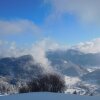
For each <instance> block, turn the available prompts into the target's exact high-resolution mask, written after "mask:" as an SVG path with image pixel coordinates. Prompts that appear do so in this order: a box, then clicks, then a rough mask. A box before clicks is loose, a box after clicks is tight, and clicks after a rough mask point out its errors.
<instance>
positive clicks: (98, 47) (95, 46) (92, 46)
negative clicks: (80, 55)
mask: <svg viewBox="0 0 100 100" xmlns="http://www.w3.org/2000/svg"><path fill="white" fill-rule="evenodd" d="M72 48H74V49H76V50H80V51H81V52H84V53H100V38H97V39H94V40H92V41H87V42H84V43H79V44H77V45H75V46H74V47H72Z"/></svg>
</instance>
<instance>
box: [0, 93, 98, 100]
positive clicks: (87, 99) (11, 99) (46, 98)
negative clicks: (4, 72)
mask: <svg viewBox="0 0 100 100" xmlns="http://www.w3.org/2000/svg"><path fill="white" fill-rule="evenodd" d="M0 100H100V97H98V96H93V97H91V96H77V95H67V94H58V93H29V94H20V95H19V94H17V95H11V96H1V97H0Z"/></svg>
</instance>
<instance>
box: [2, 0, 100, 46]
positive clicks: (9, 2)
mask: <svg viewBox="0 0 100 100" xmlns="http://www.w3.org/2000/svg"><path fill="white" fill-rule="evenodd" d="M51 12H52V7H51V6H50V5H49V4H46V5H44V4H43V0H0V20H3V19H6V20H11V19H28V20H31V21H33V22H34V23H35V24H36V25H38V26H40V27H41V28H43V30H44V34H43V35H42V37H41V38H45V37H49V38H51V39H53V40H55V41H57V42H59V43H63V44H71V45H73V44H76V43H78V42H81V41H88V40H91V39H93V38H97V37H100V29H99V27H98V26H95V25H89V26H88V25H86V26H85V24H82V23H80V22H79V20H78V19H77V18H76V17H75V16H73V15H69V14H65V15H64V16H63V17H61V18H60V19H57V20H55V21H53V22H52V20H51V24H50V25H45V20H46V18H47V17H48V16H49V14H50V13H51ZM0 39H6V40H8V41H16V42H17V43H19V44H20V43H32V42H34V41H36V40H38V39H39V38H38V37H36V36H34V35H33V34H27V35H23V34H20V35H17V36H16V35H3V36H0Z"/></svg>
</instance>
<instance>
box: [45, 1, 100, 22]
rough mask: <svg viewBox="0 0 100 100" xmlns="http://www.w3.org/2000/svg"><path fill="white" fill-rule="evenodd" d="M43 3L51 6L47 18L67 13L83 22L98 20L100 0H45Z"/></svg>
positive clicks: (99, 18)
mask: <svg viewBox="0 0 100 100" xmlns="http://www.w3.org/2000/svg"><path fill="white" fill-rule="evenodd" d="M45 3H50V4H51V5H52V7H53V12H52V14H51V15H50V16H49V18H52V17H55V18H57V17H59V16H62V15H63V14H65V13H68V14H71V15H74V16H76V17H77V18H78V19H80V20H81V21H83V22H84V21H85V22H98V21H99V22H100V10H99V9H100V0H48V1H46V0H45Z"/></svg>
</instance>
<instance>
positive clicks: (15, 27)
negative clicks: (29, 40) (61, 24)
mask: <svg viewBox="0 0 100 100" xmlns="http://www.w3.org/2000/svg"><path fill="white" fill-rule="evenodd" d="M40 32H41V29H40V28H39V27H38V26H37V25H35V24H34V23H33V22H32V21H30V20H25V19H18V20H0V34H5V35H6V34H8V35H9V34H20V33H33V34H38V33H40Z"/></svg>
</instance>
